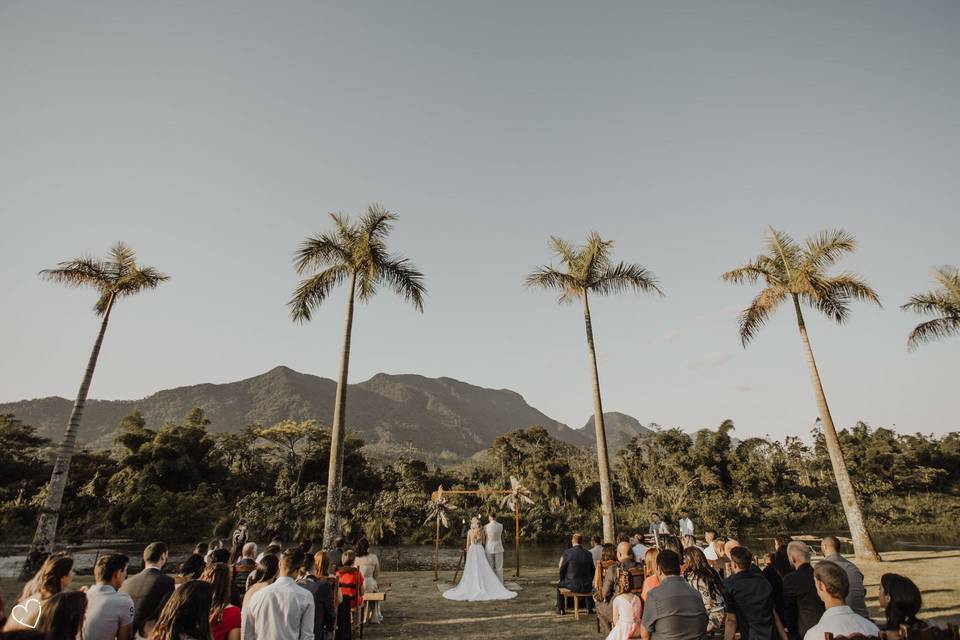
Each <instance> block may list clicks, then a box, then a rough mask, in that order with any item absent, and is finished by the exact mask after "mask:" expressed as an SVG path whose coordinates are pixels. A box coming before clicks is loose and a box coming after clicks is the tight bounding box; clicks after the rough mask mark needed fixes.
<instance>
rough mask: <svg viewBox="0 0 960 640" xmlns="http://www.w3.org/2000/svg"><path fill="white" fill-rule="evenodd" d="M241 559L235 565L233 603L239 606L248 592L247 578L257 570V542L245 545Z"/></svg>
mask: <svg viewBox="0 0 960 640" xmlns="http://www.w3.org/2000/svg"><path fill="white" fill-rule="evenodd" d="M240 554H241V555H240V559H239V560H237V563H236V564H235V565H233V596H232V598H233V604H235V605H237V606H239V605H240V604H241V603H242V602H243V596H244V595H245V594H246V593H247V578H248V577H249V576H250V573H251V572H253V571H254V570H256V568H257V561H256V560H254V558H256V557H257V543H256V542H248V543H246V544H244V545H243V550H242V551H241V552H240Z"/></svg>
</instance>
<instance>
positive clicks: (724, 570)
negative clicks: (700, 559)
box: [704, 536, 733, 579]
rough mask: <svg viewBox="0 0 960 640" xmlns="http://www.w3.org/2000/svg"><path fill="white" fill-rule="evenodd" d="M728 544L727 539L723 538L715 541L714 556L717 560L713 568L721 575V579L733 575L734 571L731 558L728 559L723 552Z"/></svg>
mask: <svg viewBox="0 0 960 640" xmlns="http://www.w3.org/2000/svg"><path fill="white" fill-rule="evenodd" d="M726 544H727V539H726V538H724V537H722V536H721V537H719V538H717V539H716V540H714V541H713V555H714V556H715V557H716V558H717V559H716V560H714V561H713V568H714V569H715V570H716V572H717V573H719V574H720V577H721V578H724V579H726V578H728V577H730V576H731V575H732V574H733V569H732V567H731V566H730V558H728V557H727V555H726V553H725V552H724V550H723V549H724V546H725V545H726ZM704 555H706V554H704Z"/></svg>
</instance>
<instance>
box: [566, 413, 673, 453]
mask: <svg viewBox="0 0 960 640" xmlns="http://www.w3.org/2000/svg"><path fill="white" fill-rule="evenodd" d="M651 426H656V425H650V426H647V427H645V426H643V425H642V424H640V421H639V420H637V419H636V418H634V417H633V416H628V415H627V414H625V413H617V412H616V411H611V412H606V411H604V412H603V428H604V429H605V430H606V432H607V449H608V450H610V451H612V452H616V451H619V450H620V449H623V448H624V447H625V446H627V443H628V442H630V440H631V438H633V437H634V436H641V437H644V436H648V435H650V434H652V433H653V429H651V428H650V427H651ZM581 431H583V432H584V433H585V434H590V443H591V444H593V443H595V442H596V441H597V436H596V433H597V431H596V427H594V426H593V416H590V418H589V419H588V420H587V424H585V425H584V426H583V429H581Z"/></svg>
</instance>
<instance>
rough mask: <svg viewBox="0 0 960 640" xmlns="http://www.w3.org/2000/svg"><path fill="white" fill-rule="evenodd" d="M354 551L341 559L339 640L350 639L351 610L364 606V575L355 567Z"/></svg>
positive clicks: (338, 617)
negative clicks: (342, 639)
mask: <svg viewBox="0 0 960 640" xmlns="http://www.w3.org/2000/svg"><path fill="white" fill-rule="evenodd" d="M355 558H356V556H355V554H354V552H353V549H346V550H345V551H344V552H343V555H342V556H341V557H340V568H339V569H337V580H338V582H339V584H340V599H341V601H340V605H339V606H338V607H337V640H340V638H346V639H347V640H349V638H350V609H352V608H353V607H361V606H363V574H362V573H360V571H359V570H358V569H357V568H356V567H355V566H353V561H354V559H355Z"/></svg>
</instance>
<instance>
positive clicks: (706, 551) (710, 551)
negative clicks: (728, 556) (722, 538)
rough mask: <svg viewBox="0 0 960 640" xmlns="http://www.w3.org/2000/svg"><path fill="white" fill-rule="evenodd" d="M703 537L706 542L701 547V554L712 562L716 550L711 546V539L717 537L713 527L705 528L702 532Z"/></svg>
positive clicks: (715, 555) (715, 557)
mask: <svg viewBox="0 0 960 640" xmlns="http://www.w3.org/2000/svg"><path fill="white" fill-rule="evenodd" d="M703 539H704V540H706V541H707V544H706V545H705V546H704V547H703V555H704V556H706V558H707V560H708V561H710V562H713V561H714V560H716V559H717V550H716V549H714V548H713V541H714V540H716V539H717V532H716V531H714V530H713V529H707V530H706V531H704V532H703Z"/></svg>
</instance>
